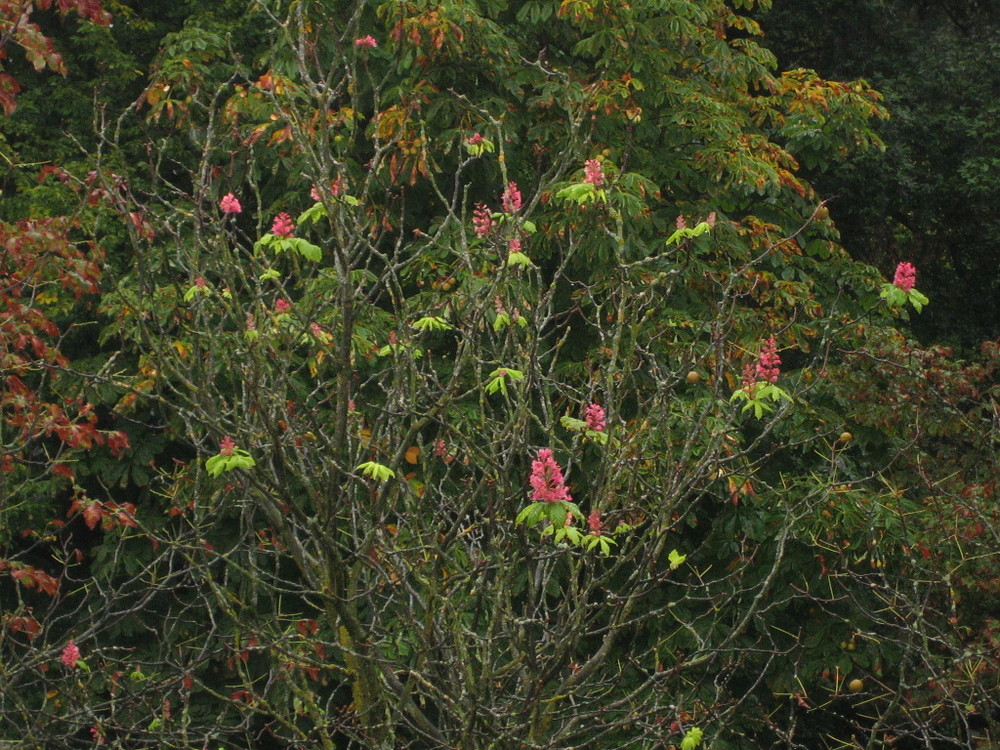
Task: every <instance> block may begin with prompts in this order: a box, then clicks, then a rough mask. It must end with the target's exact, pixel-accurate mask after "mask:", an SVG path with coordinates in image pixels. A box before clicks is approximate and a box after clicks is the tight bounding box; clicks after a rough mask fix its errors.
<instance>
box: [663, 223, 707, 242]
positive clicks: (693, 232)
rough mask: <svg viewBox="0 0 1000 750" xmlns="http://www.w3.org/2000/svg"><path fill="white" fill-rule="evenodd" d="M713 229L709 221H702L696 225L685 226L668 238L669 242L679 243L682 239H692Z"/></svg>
mask: <svg viewBox="0 0 1000 750" xmlns="http://www.w3.org/2000/svg"><path fill="white" fill-rule="evenodd" d="M711 229H712V227H711V225H710V224H709V223H708V222H707V221H702V222H700V223H698V224H697V225H695V226H694V227H684V228H683V229H678V230H677V231H676V232H674V233H673V234H672V235H670V236H669V237H668V238H667V244H668V245H679V244H680V243H681V242H682V241H684V240H687V239H691V238H692V237H699V236H701V235H703V234H705V232H708V231H711Z"/></svg>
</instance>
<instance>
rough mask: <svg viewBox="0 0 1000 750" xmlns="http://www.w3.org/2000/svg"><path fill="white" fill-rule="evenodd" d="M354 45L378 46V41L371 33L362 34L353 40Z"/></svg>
mask: <svg viewBox="0 0 1000 750" xmlns="http://www.w3.org/2000/svg"><path fill="white" fill-rule="evenodd" d="M354 46H355V47H378V42H376V41H375V37H373V36H372V35H371V34H369V35H367V36H363V37H361V38H360V39H355V40H354Z"/></svg>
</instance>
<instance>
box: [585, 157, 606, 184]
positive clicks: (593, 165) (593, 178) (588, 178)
mask: <svg viewBox="0 0 1000 750" xmlns="http://www.w3.org/2000/svg"><path fill="white" fill-rule="evenodd" d="M583 181H584V182H589V183H590V184H591V185H593V186H594V187H595V188H599V187H603V186H604V168H603V167H602V166H601V162H599V161H598V160H597V159H587V161H585V162H584V163H583Z"/></svg>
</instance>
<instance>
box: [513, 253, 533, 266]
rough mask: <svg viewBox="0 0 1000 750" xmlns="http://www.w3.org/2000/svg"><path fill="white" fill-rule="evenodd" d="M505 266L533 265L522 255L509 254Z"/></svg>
mask: <svg viewBox="0 0 1000 750" xmlns="http://www.w3.org/2000/svg"><path fill="white" fill-rule="evenodd" d="M507 265H508V266H515V267H525V266H533V265H534V263H532V262H531V259H530V258H529V257H528V256H527V255H525V254H524V253H511V254H510V255H508V256H507Z"/></svg>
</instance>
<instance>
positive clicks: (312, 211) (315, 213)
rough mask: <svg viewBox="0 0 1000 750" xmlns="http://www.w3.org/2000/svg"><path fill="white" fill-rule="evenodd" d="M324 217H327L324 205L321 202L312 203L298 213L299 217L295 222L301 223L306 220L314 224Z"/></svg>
mask: <svg viewBox="0 0 1000 750" xmlns="http://www.w3.org/2000/svg"><path fill="white" fill-rule="evenodd" d="M326 217H327V212H326V206H324V205H323V204H322V203H314V204H313V205H311V206H310V207H309V208H307V209H306V210H305V211H303V212H302V213H300V214H299V218H298V219H296V220H295V223H296V224H303V223H305V222H307V221H308V222H310V223H312V224H315V223H316V222H317V221H320V220H321V219H325V218H326Z"/></svg>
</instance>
